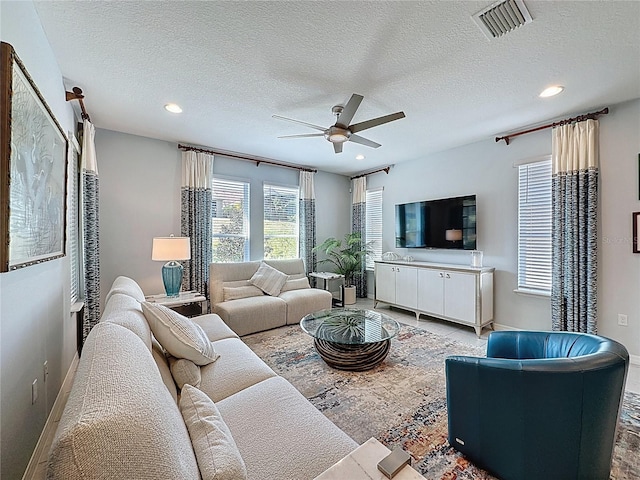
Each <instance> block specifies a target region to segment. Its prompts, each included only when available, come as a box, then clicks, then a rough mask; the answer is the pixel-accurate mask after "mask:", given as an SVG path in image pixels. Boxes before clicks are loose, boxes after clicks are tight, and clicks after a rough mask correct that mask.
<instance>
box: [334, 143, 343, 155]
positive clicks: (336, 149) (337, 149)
mask: <svg viewBox="0 0 640 480" xmlns="http://www.w3.org/2000/svg"><path fill="white" fill-rule="evenodd" d="M333 151H334V152H336V153H342V143H334V144H333Z"/></svg>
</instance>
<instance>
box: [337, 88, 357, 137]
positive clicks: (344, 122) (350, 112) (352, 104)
mask: <svg viewBox="0 0 640 480" xmlns="http://www.w3.org/2000/svg"><path fill="white" fill-rule="evenodd" d="M363 98H364V97H363V96H362V95H358V94H357V93H354V94H353V95H351V98H350V99H349V101H348V102H347V104H346V105H345V106H344V108H343V109H342V113H341V114H340V115H338V120H337V121H336V125H339V126H341V127H343V128H347V127H348V126H349V122H351V120H353V116H354V115H355V114H356V110H358V107H359V106H360V103H362V99H363Z"/></svg>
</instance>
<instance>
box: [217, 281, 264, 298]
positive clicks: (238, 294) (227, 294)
mask: <svg viewBox="0 0 640 480" xmlns="http://www.w3.org/2000/svg"><path fill="white" fill-rule="evenodd" d="M222 295H223V300H224V301H225V302H227V301H229V300H239V299H241V298H249V297H260V296H263V295H264V292H263V291H262V290H260V289H259V288H258V287H255V286H253V285H244V286H242V287H222Z"/></svg>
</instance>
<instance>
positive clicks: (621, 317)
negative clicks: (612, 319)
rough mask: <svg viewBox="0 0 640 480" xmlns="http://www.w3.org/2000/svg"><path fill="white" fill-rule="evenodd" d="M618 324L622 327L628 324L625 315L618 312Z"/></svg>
mask: <svg viewBox="0 0 640 480" xmlns="http://www.w3.org/2000/svg"><path fill="white" fill-rule="evenodd" d="M618 325H622V326H623V327H626V326H627V325H629V321H628V320H627V316H626V315H624V314H622V313H619V314H618Z"/></svg>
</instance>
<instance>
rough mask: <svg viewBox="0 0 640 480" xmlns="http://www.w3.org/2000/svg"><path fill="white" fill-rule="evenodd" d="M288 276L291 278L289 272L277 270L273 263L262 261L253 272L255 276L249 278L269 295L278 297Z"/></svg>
mask: <svg viewBox="0 0 640 480" xmlns="http://www.w3.org/2000/svg"><path fill="white" fill-rule="evenodd" d="M287 278H289V276H288V275H287V274H285V273H282V272H281V271H280V270H276V269H275V268H273V267H272V266H271V265H267V264H266V263H264V262H260V267H258V271H257V272H256V273H254V274H253V277H251V278H250V279H249V282H250V283H252V284H253V285H255V286H256V287H258V288H259V289H260V290H262V291H263V292H264V293H266V294H267V295H271V296H273V297H277V296H278V295H279V294H280V289H281V288H282V286H283V285H284V283H285V282H286V281H287Z"/></svg>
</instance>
